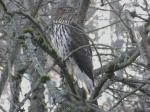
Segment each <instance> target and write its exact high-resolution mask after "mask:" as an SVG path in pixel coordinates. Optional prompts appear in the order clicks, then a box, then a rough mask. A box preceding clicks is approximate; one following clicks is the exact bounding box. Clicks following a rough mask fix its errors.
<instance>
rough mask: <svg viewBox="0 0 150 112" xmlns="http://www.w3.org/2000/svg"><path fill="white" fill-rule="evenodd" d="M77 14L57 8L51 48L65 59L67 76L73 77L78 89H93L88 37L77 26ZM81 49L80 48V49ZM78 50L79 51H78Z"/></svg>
mask: <svg viewBox="0 0 150 112" xmlns="http://www.w3.org/2000/svg"><path fill="white" fill-rule="evenodd" d="M77 18H78V14H77V12H76V11H75V9H74V8H72V7H59V8H57V9H56V11H55V14H54V17H53V23H54V24H53V30H52V36H51V42H52V46H53V47H54V49H55V50H56V52H57V54H58V55H59V56H60V57H61V58H62V59H65V58H66V57H67V56H68V55H69V53H71V52H73V51H75V50H76V51H75V52H73V53H72V54H71V56H69V59H68V60H67V61H66V65H67V69H68V71H69V74H71V75H73V77H74V79H75V80H76V81H77V83H78V85H79V87H80V88H84V89H86V90H88V92H90V91H91V90H92V89H93V81H94V79H93V65H92V50H91V47H90V44H89V39H88V36H87V35H86V34H85V33H84V30H83V29H82V28H81V27H80V26H79V25H78V24H77ZM80 47H82V48H80ZM79 48H80V49H79Z"/></svg>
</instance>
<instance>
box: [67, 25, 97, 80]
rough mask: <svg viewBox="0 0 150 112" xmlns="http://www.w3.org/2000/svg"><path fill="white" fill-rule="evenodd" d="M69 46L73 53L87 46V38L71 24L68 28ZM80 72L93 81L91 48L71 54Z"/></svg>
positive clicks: (76, 26)
mask: <svg viewBox="0 0 150 112" xmlns="http://www.w3.org/2000/svg"><path fill="white" fill-rule="evenodd" d="M70 36H71V45H70V51H73V50H75V49H77V48H79V47H80V46H84V45H89V40H88V36H87V35H85V33H84V32H83V30H82V29H81V28H80V27H79V26H78V25H76V24H74V23H72V24H71V27H70ZM72 57H73V58H74V59H75V61H76V63H77V64H78V66H79V68H80V69H81V71H83V72H85V73H86V74H87V76H88V77H89V78H90V79H91V80H92V81H94V79H93V65H92V50H91V47H90V46H88V47H84V48H82V49H80V50H78V51H77V52H75V53H73V54H72Z"/></svg>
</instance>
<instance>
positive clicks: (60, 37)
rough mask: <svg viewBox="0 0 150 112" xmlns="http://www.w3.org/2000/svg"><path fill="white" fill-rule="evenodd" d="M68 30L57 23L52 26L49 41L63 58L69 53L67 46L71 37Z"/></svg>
mask: <svg viewBox="0 0 150 112" xmlns="http://www.w3.org/2000/svg"><path fill="white" fill-rule="evenodd" d="M69 33H70V30H69V28H67V26H65V25H61V24H57V23H56V25H54V26H53V32H52V36H51V41H52V45H53V47H54V49H55V50H56V51H57V54H58V55H59V56H60V57H61V58H62V59H64V58H65V57H66V56H67V55H68V53H69V46H70V44H71V38H70V36H69Z"/></svg>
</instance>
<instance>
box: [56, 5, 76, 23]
mask: <svg viewBox="0 0 150 112" xmlns="http://www.w3.org/2000/svg"><path fill="white" fill-rule="evenodd" d="M77 16H78V13H77V11H76V9H75V8H73V7H59V8H57V9H56V10H55V14H54V20H55V21H58V22H64V21H66V22H76V19H77Z"/></svg>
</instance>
